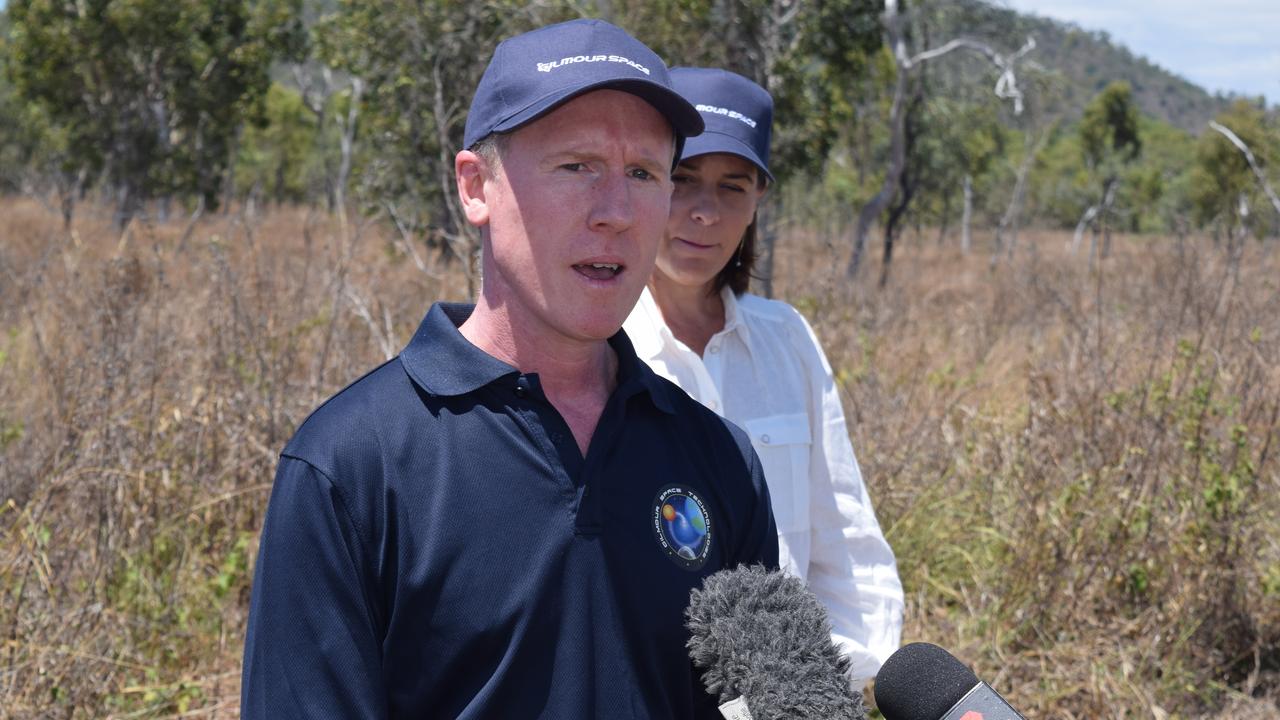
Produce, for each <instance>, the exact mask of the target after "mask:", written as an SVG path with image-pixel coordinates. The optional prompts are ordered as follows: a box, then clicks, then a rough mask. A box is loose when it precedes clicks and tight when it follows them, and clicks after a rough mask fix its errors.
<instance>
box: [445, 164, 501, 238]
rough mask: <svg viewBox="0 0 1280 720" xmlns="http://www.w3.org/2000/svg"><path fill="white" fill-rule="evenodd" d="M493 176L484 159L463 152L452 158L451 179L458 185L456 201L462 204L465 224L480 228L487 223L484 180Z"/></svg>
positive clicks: (487, 211) (487, 214)
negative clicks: (465, 219) (465, 218)
mask: <svg viewBox="0 0 1280 720" xmlns="http://www.w3.org/2000/svg"><path fill="white" fill-rule="evenodd" d="M492 175H493V170H492V169H491V168H490V167H489V166H488V163H486V162H485V160H484V158H482V157H480V156H479V155H477V154H475V153H473V152H471V151H470V150H463V151H461V152H459V153H458V154H457V155H455V156H454V158H453V178H454V181H455V182H456V183H457V185H458V200H460V201H461V202H462V212H463V213H465V214H466V216H467V222H469V223H471V224H472V225H475V226H476V227H481V226H483V225H487V224H488V223H489V203H488V197H487V196H486V194H485V185H484V183H485V179H486V178H489V177H491V176H492Z"/></svg>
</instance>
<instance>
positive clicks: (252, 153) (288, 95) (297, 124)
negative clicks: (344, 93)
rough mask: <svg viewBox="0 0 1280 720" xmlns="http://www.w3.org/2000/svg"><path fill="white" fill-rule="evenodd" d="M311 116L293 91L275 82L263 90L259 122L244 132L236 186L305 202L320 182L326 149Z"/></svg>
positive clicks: (273, 197)
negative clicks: (264, 91) (321, 165)
mask: <svg viewBox="0 0 1280 720" xmlns="http://www.w3.org/2000/svg"><path fill="white" fill-rule="evenodd" d="M317 132H318V127H317V122H316V118H315V116H314V115H313V114H312V113H311V111H310V110H308V109H307V108H306V106H305V105H304V104H303V102H302V98H301V97H300V96H299V95H298V93H297V92H296V91H295V90H291V89H289V88H287V87H285V86H283V85H280V84H279V83H275V84H272V86H271V88H270V89H269V90H268V91H267V95H266V98H265V103H264V107H263V113H262V122H261V123H251V124H249V125H248V126H247V127H246V128H245V130H244V136H243V137H242V138H241V141H240V147H239V154H238V156H237V158H236V165H235V184H236V187H238V188H241V189H242V190H244V191H247V192H249V193H251V194H254V195H260V196H263V197H265V198H268V199H270V200H273V201H275V202H277V203H284V202H291V203H303V202H306V200H307V199H308V198H309V197H314V196H315V195H316V194H317V193H316V192H314V190H313V188H314V187H315V186H317V185H319V184H320V183H322V182H323V178H320V177H319V175H320V174H321V172H322V168H320V167H318V165H319V160H320V157H321V154H322V153H323V151H324V148H323V147H321V146H320V142H319V141H320V140H321V138H320V137H318V135H317Z"/></svg>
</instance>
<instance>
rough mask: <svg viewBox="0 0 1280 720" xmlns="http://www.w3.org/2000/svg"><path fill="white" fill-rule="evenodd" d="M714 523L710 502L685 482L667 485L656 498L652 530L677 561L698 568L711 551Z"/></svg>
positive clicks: (671, 556)
mask: <svg viewBox="0 0 1280 720" xmlns="http://www.w3.org/2000/svg"><path fill="white" fill-rule="evenodd" d="M713 529H714V526H713V524H712V522H711V513H710V512H709V511H708V510H707V504H706V503H704V502H703V501H702V498H700V497H698V494H697V493H695V492H694V491H693V490H690V489H689V488H687V487H684V486H683V485H668V486H666V487H664V488H662V490H660V491H659V492H658V496H657V497H656V498H654V501H653V533H654V535H655V536H656V537H657V539H658V544H659V545H661V546H662V549H663V550H665V551H666V552H667V557H669V558H671V560H672V561H673V562H675V564H677V565H679V566H680V567H682V568H684V569H685V570H698V569H699V568H701V567H702V565H703V564H704V563H705V562H706V561H707V556H708V555H709V554H710V552H711V542H712V538H713V532H712V531H713Z"/></svg>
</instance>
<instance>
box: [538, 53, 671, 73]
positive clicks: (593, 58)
mask: <svg viewBox="0 0 1280 720" xmlns="http://www.w3.org/2000/svg"><path fill="white" fill-rule="evenodd" d="M598 62H615V63H622V64H623V65H629V66H631V67H633V68H635V69H636V70H639V71H640V72H642V73H644V74H645V75H648V74H649V68H647V67H645V66H643V65H641V64H640V63H638V62H636V61H634V60H631V59H629V58H624V57H622V56H621V55H574V56H572V57H566V58H560V59H559V60H552V61H551V62H540V63H538V72H544V73H549V72H551V71H552V70H555V69H556V68H559V67H564V66H565V65H573V64H574V63H598Z"/></svg>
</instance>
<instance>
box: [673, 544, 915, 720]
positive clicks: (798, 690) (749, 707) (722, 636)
mask: <svg viewBox="0 0 1280 720" xmlns="http://www.w3.org/2000/svg"><path fill="white" fill-rule="evenodd" d="M685 621H686V622H685V625H686V626H687V627H688V628H689V631H690V633H691V634H692V635H691V637H690V638H689V643H688V647H689V657H690V658H691V659H692V660H693V663H694V665H695V666H697V667H699V668H701V669H702V670H703V675H702V682H703V684H704V685H705V686H706V688H707V692H708V693H710V694H711V695H712V696H715V697H718V698H719V699H720V702H721V703H722V704H721V706H720V712H721V714H722V715H724V717H725V718H727V719H728V720H784V719H785V720H865V718H866V713H867V710H866V707H865V706H864V705H863V703H862V696H861V694H855V693H854V691H853V689H852V688H851V687H850V683H849V678H848V675H847V672H848V669H849V660H848V658H846V657H844V656H843V655H841V654H840V650H839V649H838V648H837V647H836V646H835V644H834V643H833V642H831V624H830V623H829V622H828V620H827V612H826V609H825V608H823V607H822V604H821V603H819V602H818V599H817V598H816V597H814V595H813V593H812V592H810V591H809V589H808V588H807V587H805V585H804V583H803V582H801V581H800V579H799V578H796V577H794V576H791V575H787V574H785V573H783V572H779V571H770V570H766V569H764V567H762V566H759V565H756V566H750V567H747V566H740V567H737V568H733V569H729V570H721V571H719V572H716V573H714V574H712V575H709V576H708V577H707V578H706V579H705V580H704V581H703V584H702V589H700V590H694V591H693V592H692V593H691V594H690V601H689V608H688V609H687V610H686V611H685ZM932 720H936V718H935V719H932Z"/></svg>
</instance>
